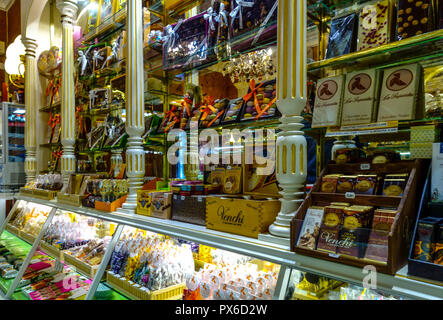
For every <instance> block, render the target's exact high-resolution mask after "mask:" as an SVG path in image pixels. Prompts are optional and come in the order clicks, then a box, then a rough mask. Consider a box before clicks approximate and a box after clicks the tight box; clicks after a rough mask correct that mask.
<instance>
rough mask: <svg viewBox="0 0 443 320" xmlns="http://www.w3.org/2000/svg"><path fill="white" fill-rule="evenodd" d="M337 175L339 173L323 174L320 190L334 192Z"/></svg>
mask: <svg viewBox="0 0 443 320" xmlns="http://www.w3.org/2000/svg"><path fill="white" fill-rule="evenodd" d="M339 177H340V175H339V174H328V175H326V176H324V177H323V178H322V181H321V187H320V190H321V192H329V193H334V192H335V191H336V190H337V182H338V179H339Z"/></svg>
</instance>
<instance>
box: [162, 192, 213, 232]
mask: <svg viewBox="0 0 443 320" xmlns="http://www.w3.org/2000/svg"><path fill="white" fill-rule="evenodd" d="M205 214H206V196H180V195H176V194H174V195H173V196H172V215H171V219H172V220H177V221H182V222H188V223H192V224H198V225H202V226H204V225H205V224H206V220H205Z"/></svg>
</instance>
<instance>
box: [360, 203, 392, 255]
mask: <svg viewBox="0 0 443 320" xmlns="http://www.w3.org/2000/svg"><path fill="white" fill-rule="evenodd" d="M396 215H397V211H396V210H386V209H377V210H374V218H373V220H372V229H371V233H370V235H369V240H368V246H367V249H366V253H365V259H370V260H376V261H381V262H386V261H387V260H388V245H389V243H388V241H389V232H391V227H392V224H393V223H394V221H395V216H396Z"/></svg>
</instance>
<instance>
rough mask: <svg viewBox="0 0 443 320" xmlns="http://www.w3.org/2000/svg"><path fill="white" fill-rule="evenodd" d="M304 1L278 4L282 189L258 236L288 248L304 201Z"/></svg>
mask: <svg viewBox="0 0 443 320" xmlns="http://www.w3.org/2000/svg"><path fill="white" fill-rule="evenodd" d="M306 10H307V7H306V0H297V1H294V0H279V3H278V45H277V46H278V49H277V50H278V74H277V107H278V109H279V110H280V112H281V113H282V117H281V118H280V122H281V125H280V126H279V128H280V129H281V130H282V131H281V132H280V133H279V134H278V135H277V146H276V147H277V150H276V154H277V162H276V176H277V180H278V182H279V184H280V187H281V188H282V189H283V191H281V192H280V193H281V195H282V196H283V197H282V198H281V199H280V201H281V210H280V212H279V214H278V216H277V218H276V220H275V222H274V223H273V224H272V225H271V226H270V227H269V232H270V233H271V235H263V236H259V238H261V239H263V240H265V239H266V240H268V241H272V242H276V243H280V244H284V245H288V246H289V238H290V223H291V220H292V218H293V217H294V215H295V212H296V211H297V209H298V207H299V206H300V205H301V203H302V202H303V199H304V194H305V193H304V188H305V181H306V176H307V159H306V158H307V151H306V149H307V143H306V138H305V137H304V133H303V131H301V129H302V128H303V124H302V123H301V122H302V120H303V118H302V117H301V116H300V114H301V112H302V111H303V108H304V106H305V105H306V95H307V92H306V91H307V90H306V79H307V74H306V19H307V18H306V17H307V15H306Z"/></svg>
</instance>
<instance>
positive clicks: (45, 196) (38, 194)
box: [20, 187, 57, 200]
mask: <svg viewBox="0 0 443 320" xmlns="http://www.w3.org/2000/svg"><path fill="white" fill-rule="evenodd" d="M20 195H23V196H25V197H33V198H38V199H42V200H53V199H55V197H56V196H57V191H51V190H43V189H28V188H23V187H22V188H20Z"/></svg>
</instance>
